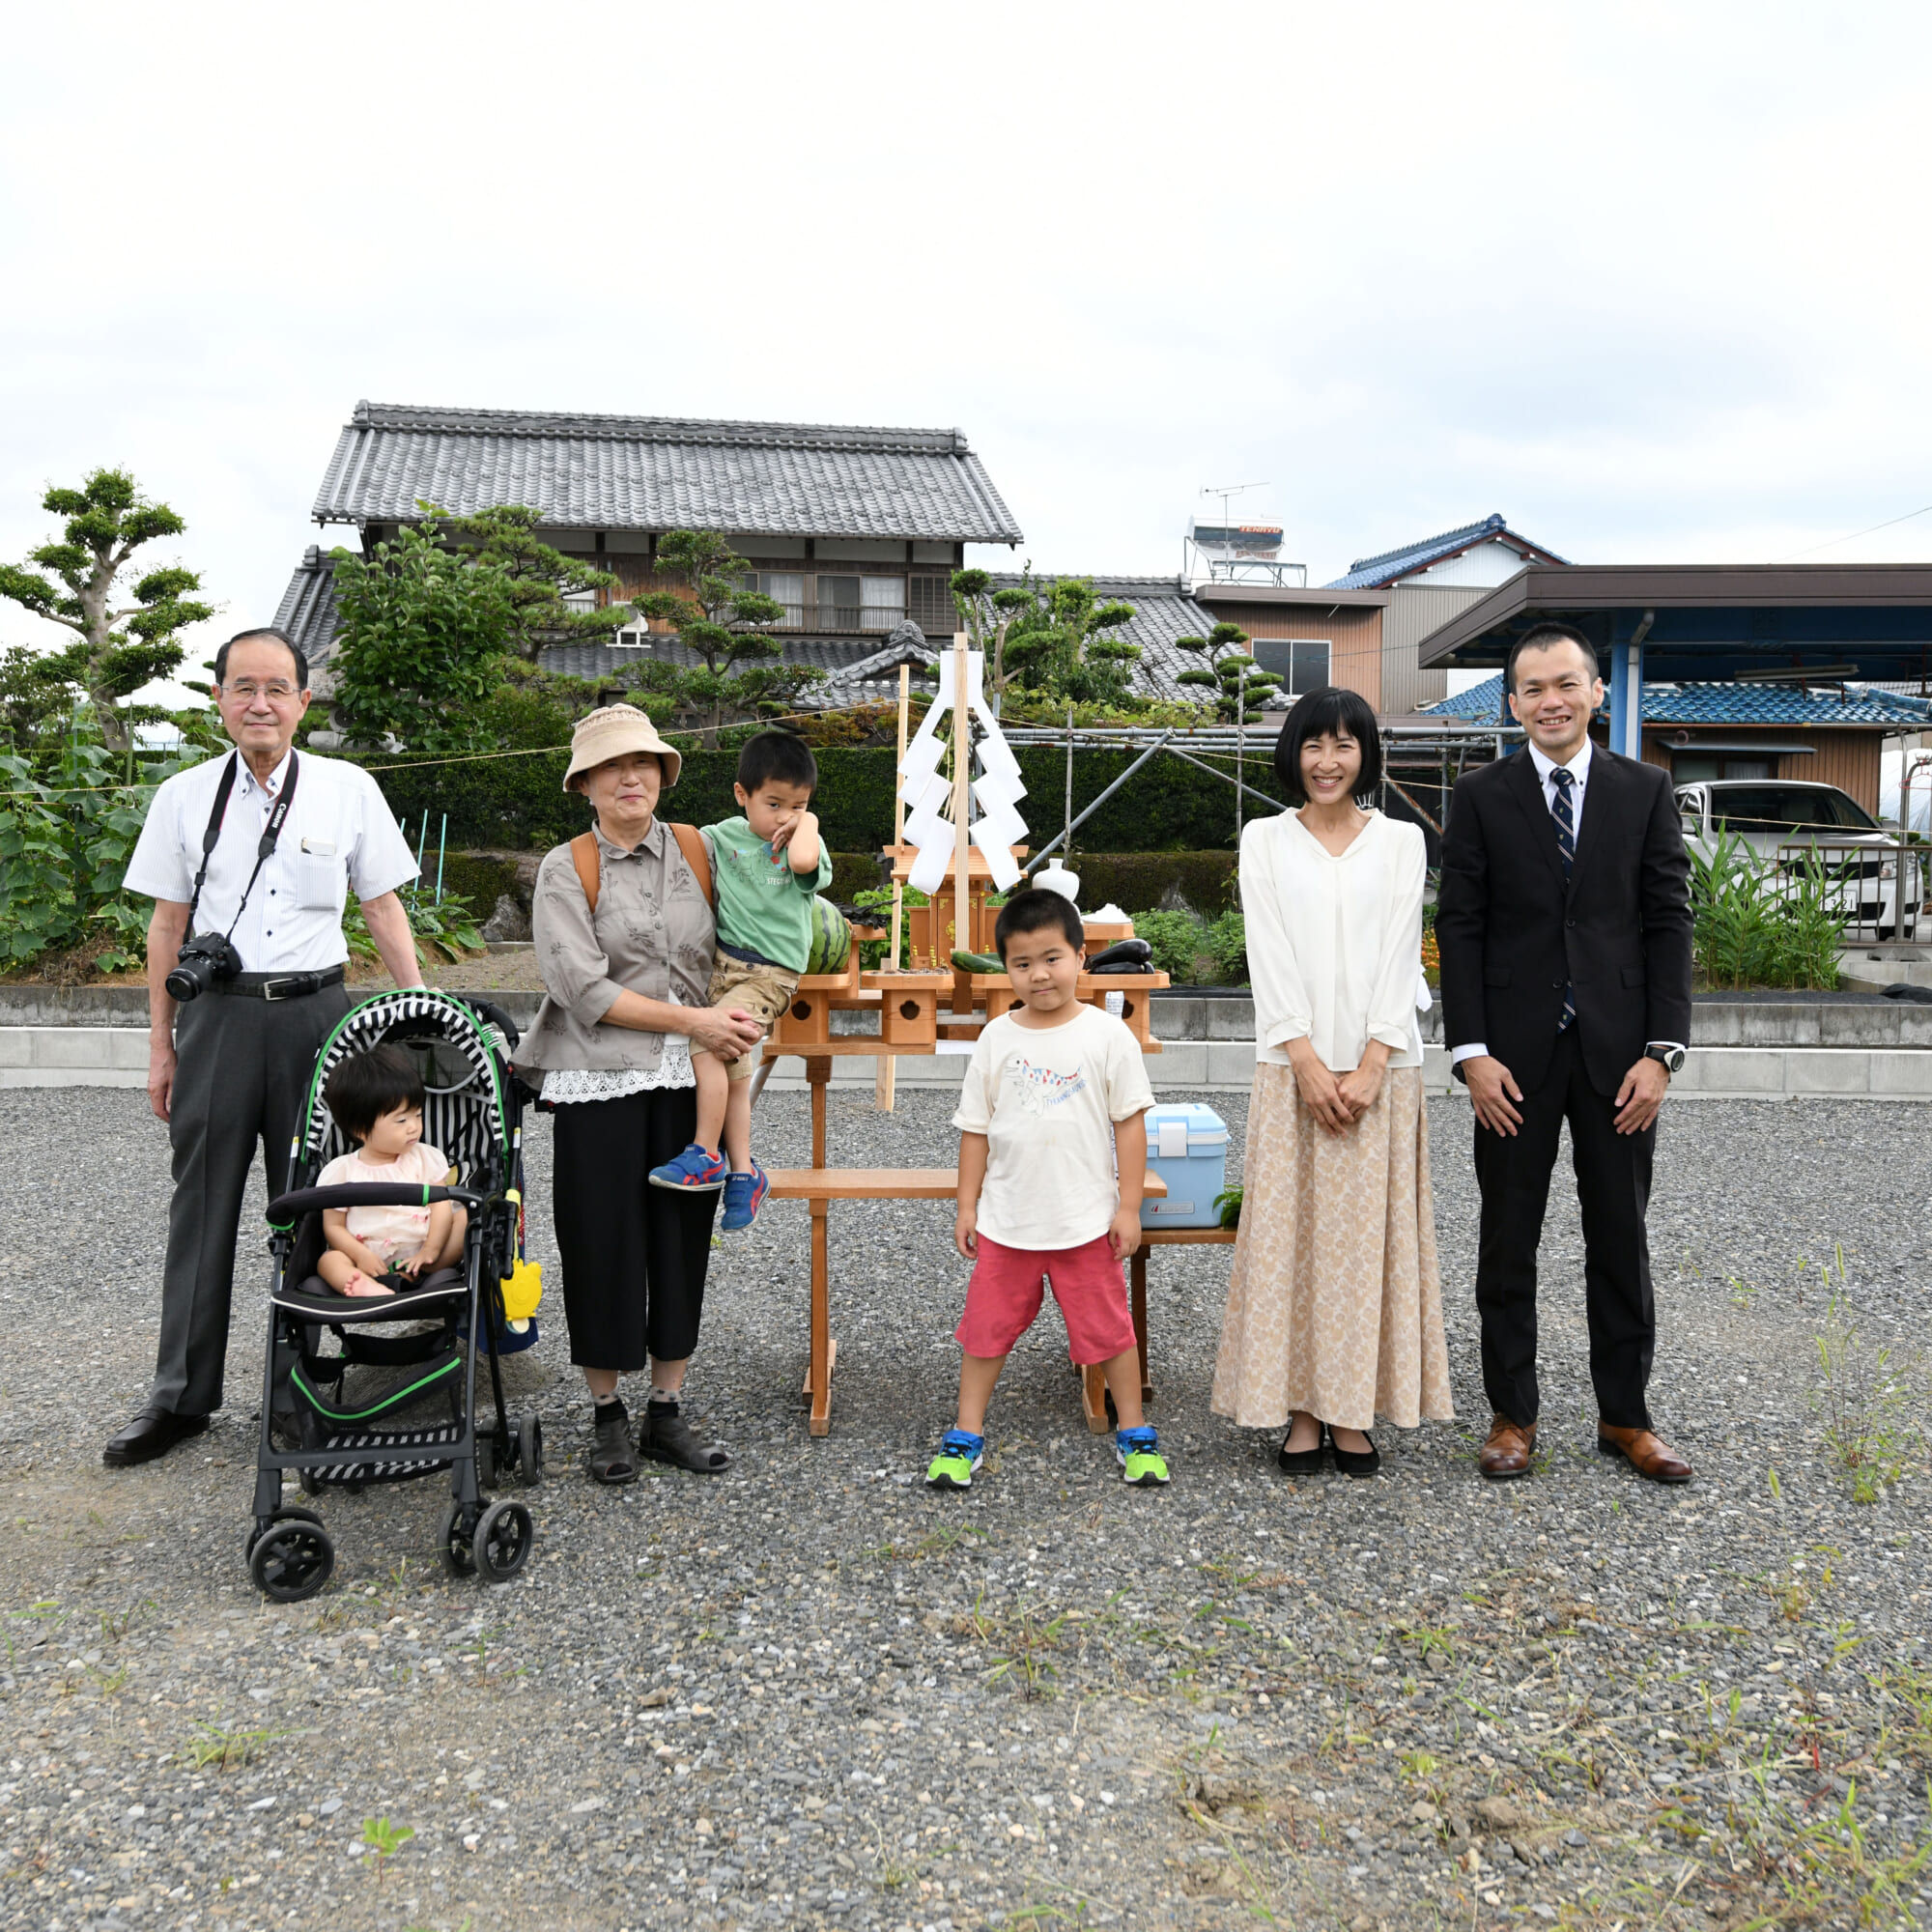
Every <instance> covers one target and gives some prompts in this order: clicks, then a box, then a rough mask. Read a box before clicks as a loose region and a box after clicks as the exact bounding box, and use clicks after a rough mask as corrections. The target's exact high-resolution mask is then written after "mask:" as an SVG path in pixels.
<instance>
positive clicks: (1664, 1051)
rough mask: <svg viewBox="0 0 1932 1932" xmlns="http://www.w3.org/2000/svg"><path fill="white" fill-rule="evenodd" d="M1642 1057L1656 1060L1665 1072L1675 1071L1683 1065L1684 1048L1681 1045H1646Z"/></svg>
mask: <svg viewBox="0 0 1932 1932" xmlns="http://www.w3.org/2000/svg"><path fill="white" fill-rule="evenodd" d="M1643 1057H1644V1058H1645V1059H1646V1060H1654V1061H1656V1062H1657V1064H1658V1065H1660V1066H1661V1067H1662V1068H1663V1070H1664V1072H1666V1073H1675V1072H1677V1071H1678V1069H1679V1068H1680V1067H1682V1066H1683V1065H1684V1049H1683V1048H1682V1047H1681V1046H1647V1047H1645V1048H1644V1050H1643Z"/></svg>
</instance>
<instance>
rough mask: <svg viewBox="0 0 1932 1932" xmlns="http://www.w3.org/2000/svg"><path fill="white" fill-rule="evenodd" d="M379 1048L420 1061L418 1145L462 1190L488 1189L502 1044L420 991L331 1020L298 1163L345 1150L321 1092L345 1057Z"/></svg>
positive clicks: (497, 1150)
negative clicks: (436, 1152)
mask: <svg viewBox="0 0 1932 1932" xmlns="http://www.w3.org/2000/svg"><path fill="white" fill-rule="evenodd" d="M385 1044H389V1045H398V1046H403V1047H406V1048H408V1049H410V1050H411V1051H412V1052H413V1053H414V1054H415V1055H416V1057H417V1058H418V1059H419V1060H420V1061H421V1062H422V1065H423V1089H424V1094H423V1139H424V1140H425V1141H427V1142H428V1143H429V1144H430V1146H432V1147H435V1148H440V1149H441V1151H443V1152H444V1153H446V1154H447V1155H448V1156H449V1157H450V1159H451V1160H452V1161H453V1162H454V1163H455V1164H456V1167H457V1169H458V1171H459V1173H460V1174H461V1176H462V1178H463V1180H464V1181H465V1183H466V1184H473V1183H476V1182H478V1181H479V1180H480V1181H481V1182H482V1184H485V1185H492V1184H494V1181H493V1180H492V1179H490V1177H492V1176H493V1175H494V1173H495V1171H496V1168H497V1164H498V1163H500V1161H501V1160H502V1158H503V1155H504V1152H505V1150H506V1148H507V1145H508V1137H509V1136H508V1124H507V1122H508V1116H507V1111H506V1109H505V1106H504V1095H503V1082H504V1080H505V1079H506V1078H508V1070H507V1063H508V1053H509V1043H508V1041H507V1040H506V1039H505V1038H504V1037H503V1036H502V1035H501V1034H500V1033H498V1032H497V1029H496V1028H495V1027H493V1026H491V1025H490V1024H489V1023H488V1022H487V1021H485V1020H483V1019H481V1018H480V1017H479V1016H478V1015H477V1014H475V1013H474V1012H472V1011H471V1010H470V1009H469V1008H468V1007H466V1006H464V1005H463V1004H462V1003H461V1002H460V1001H458V1000H453V999H451V998H450V997H449V996H448V995H447V994H445V993H437V992H432V991H430V990H428V989H427V988H425V987H420V986H417V987H411V988H409V989H407V990H405V991H401V992H394V993H379V994H377V995H376V997H375V998H374V999H370V1000H364V1001H363V1002H362V1004H361V1005H360V1006H358V1007H353V1008H352V1009H350V1010H349V1011H348V1012H347V1013H345V1014H344V1015H343V1016H342V1018H341V1020H340V1021H338V1022H337V1024H336V1028H335V1031H334V1032H333V1033H332V1034H331V1035H330V1036H329V1037H328V1039H327V1043H326V1044H325V1045H324V1047H323V1049H322V1052H321V1054H320V1055H319V1056H318V1057H317V1060H316V1065H315V1076H314V1079H313V1080H312V1081H311V1083H310V1086H309V1093H308V1103H307V1107H306V1109H305V1112H304V1116H303V1121H302V1130H301V1131H302V1138H301V1144H300V1158H301V1159H302V1160H303V1161H304V1162H309V1163H314V1164H316V1165H318V1166H319V1165H320V1164H321V1163H323V1162H325V1161H328V1160H332V1159H334V1158H335V1156H336V1155H337V1154H342V1153H348V1152H350V1151H353V1149H354V1146H355V1143H354V1142H353V1141H351V1140H350V1139H349V1137H348V1136H347V1135H346V1134H344V1133H343V1132H342V1130H341V1129H340V1128H339V1127H338V1126H337V1125H336V1124H335V1117H334V1116H333V1115H332V1114H331V1113H330V1112H329V1111H328V1107H327V1103H326V1102H325V1101H324V1099H323V1097H322V1096H323V1091H324V1089H325V1088H326V1087H327V1084H328V1076H329V1075H330V1074H331V1073H333V1072H334V1071H335V1069H336V1068H337V1067H338V1066H340V1065H342V1063H343V1062H344V1061H345V1060H347V1059H349V1058H350V1057H351V1056H352V1055H353V1054H357V1053H368V1052H370V1051H371V1050H372V1049H373V1048H375V1047H378V1046H383V1045H385Z"/></svg>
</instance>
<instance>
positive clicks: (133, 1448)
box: [100, 1403, 208, 1469]
mask: <svg viewBox="0 0 1932 1932" xmlns="http://www.w3.org/2000/svg"><path fill="white" fill-rule="evenodd" d="M207 1427H208V1417H207V1416H205V1415H176V1414H174V1413H173V1412H172V1411H171V1410H169V1409H165V1408H157V1407H156V1406H154V1405H153V1404H152V1403H151V1404H150V1405H149V1406H147V1407H146V1408H144V1409H143V1410H142V1411H141V1412H140V1414H138V1415H136V1416H134V1417H133V1418H132V1419H131V1420H130V1421H129V1422H128V1426H127V1427H126V1428H125V1429H124V1430H122V1432H121V1433H120V1435H116V1436H115V1437H113V1438H112V1440H110V1441H109V1443H108V1444H107V1446H106V1448H104V1449H103V1450H102V1451H101V1452H100V1460H101V1461H102V1462H103V1463H106V1464H107V1466H108V1467H109V1468H110V1469H127V1468H131V1467H132V1466H133V1465H134V1464H135V1463H152V1462H153V1461H154V1460H155V1459H156V1457H157V1456H165V1455H166V1454H167V1453H168V1451H169V1450H170V1449H172V1448H173V1447H174V1446H175V1444H176V1443H177V1442H180V1441H183V1440H184V1439H185V1438H186V1437H187V1436H190V1435H200V1434H201V1432H202V1431H203V1430H204V1429H206V1428H207Z"/></svg>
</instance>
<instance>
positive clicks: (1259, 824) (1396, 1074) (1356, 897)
mask: <svg viewBox="0 0 1932 1932" xmlns="http://www.w3.org/2000/svg"><path fill="white" fill-rule="evenodd" d="M1274 762H1275V769H1276V771H1277V772H1278V773H1279V774H1280V777H1281V781H1282V786H1283V789H1284V790H1285V791H1286V792H1287V794H1288V796H1289V797H1290V798H1291V799H1292V800H1294V801H1295V802H1296V803H1297V804H1298V806H1299V810H1288V811H1284V812H1282V813H1281V814H1280V815H1279V816H1278V817H1275V818H1264V819H1257V820H1256V821H1254V822H1253V823H1252V824H1250V825H1249V826H1248V828H1247V830H1246V831H1245V832H1244V833H1243V834H1242V836H1241V858H1240V881H1241V905H1242V909H1243V911H1244V913H1245V915H1246V921H1247V940H1248V972H1249V977H1250V979H1251V980H1253V982H1254V992H1255V1059H1256V1062H1257V1065H1256V1067H1255V1084H1254V1093H1253V1098H1252V1101H1251V1103H1250V1106H1249V1110H1248V1132H1247V1156H1246V1163H1245V1171H1244V1175H1243V1189H1244V1191H1243V1197H1242V1205H1241V1223H1240V1233H1239V1236H1237V1238H1236V1244H1235V1264H1234V1270H1233V1274H1232V1278H1231V1280H1230V1282H1229V1285H1228V1308H1227V1314H1226V1316H1225V1318H1224V1319H1223V1321H1222V1327H1221V1347H1220V1353H1219V1358H1218V1359H1217V1361H1216V1363H1215V1368H1214V1393H1213V1406H1214V1408H1215V1410H1216V1412H1217V1413H1219V1414H1222V1415H1227V1416H1232V1417H1233V1418H1234V1420H1235V1421H1236V1423H1239V1424H1240V1425H1242V1426H1243V1427H1245V1428H1251V1429H1270V1430H1273V1429H1279V1428H1281V1427H1282V1426H1283V1425H1284V1424H1288V1425H1289V1432H1288V1435H1286V1437H1285V1438H1284V1439H1283V1441H1282V1445H1281V1449H1280V1453H1279V1457H1278V1461H1279V1462H1280V1463H1281V1466H1282V1467H1283V1468H1284V1469H1285V1470H1287V1471H1289V1472H1290V1473H1291V1474H1299V1473H1303V1472H1307V1471H1312V1470H1315V1469H1317V1468H1319V1467H1320V1466H1321V1462H1322V1459H1323V1454H1324V1450H1332V1452H1333V1454H1334V1458H1335V1463H1336V1466H1337V1467H1338V1468H1340V1469H1342V1470H1344V1471H1346V1472H1347V1473H1348V1474H1349V1475H1351V1476H1369V1475H1373V1474H1374V1473H1375V1472H1376V1470H1377V1469H1378V1467H1379V1466H1380V1463H1381V1458H1380V1454H1379V1452H1378V1450H1377V1448H1376V1445H1375V1442H1374V1440H1373V1438H1372V1437H1371V1436H1370V1435H1369V1431H1370V1429H1371V1428H1372V1427H1373V1426H1374V1424H1375V1419H1376V1417H1377V1416H1378V1415H1384V1416H1386V1417H1387V1418H1388V1419H1389V1420H1390V1421H1391V1422H1393V1423H1394V1424H1396V1426H1397V1427H1399V1428H1403V1429H1413V1428H1416V1427H1417V1426H1418V1425H1419V1424H1420V1422H1421V1420H1422V1418H1423V1417H1424V1416H1428V1417H1429V1418H1430V1419H1431V1420H1432V1421H1446V1420H1448V1419H1449V1417H1450V1416H1451V1415H1452V1414H1453V1413H1454V1409H1453V1407H1452V1406H1451V1403H1450V1399H1449V1357H1448V1348H1447V1345H1446V1343H1445V1341H1444V1338H1443V1333H1442V1292H1441V1283H1440V1280H1439V1278H1438V1275H1437V1272H1436V1264H1435V1217H1434V1209H1433V1207H1432V1205H1431V1200H1430V1191H1429V1116H1428V1112H1427V1109H1426V1107H1425V1106H1424V1103H1423V1094H1422V1038H1421V1033H1420V1030H1419V1028H1418V1027H1417V1024H1416V1005H1415V1000H1416V989H1417V982H1418V980H1419V979H1420V977H1421V971H1422V893H1423V877H1424V871H1425V866H1426V854H1425V848H1424V845H1423V839H1422V831H1421V828H1420V827H1419V826H1415V825H1402V824H1398V823H1396V822H1395V821H1394V820H1392V819H1389V818H1385V817H1383V816H1382V814H1381V813H1380V812H1378V811H1374V810H1364V809H1363V808H1362V807H1361V806H1360V805H1358V804H1357V803H1356V801H1357V800H1358V799H1360V798H1363V797H1367V796H1372V795H1373V794H1374V793H1375V792H1376V791H1377V790H1378V788H1379V786H1380V783H1381V741H1380V737H1379V734H1378V731H1377V729H1376V719H1375V713H1374V712H1373V711H1372V710H1370V708H1369V706H1368V703H1367V701H1366V700H1365V699H1363V698H1362V697H1360V696H1357V695H1356V694H1355V693H1354V692H1351V691H1339V690H1335V689H1332V688H1330V689H1325V690H1321V691H1315V692H1310V693H1309V695H1308V696H1305V697H1304V698H1302V699H1301V701H1300V702H1299V703H1298V704H1296V705H1295V707H1294V709H1293V711H1291V712H1290V713H1289V716H1288V722H1287V724H1286V725H1283V727H1282V733H1281V739H1280V742H1279V743H1278V744H1277V745H1276V747H1275V753H1274Z"/></svg>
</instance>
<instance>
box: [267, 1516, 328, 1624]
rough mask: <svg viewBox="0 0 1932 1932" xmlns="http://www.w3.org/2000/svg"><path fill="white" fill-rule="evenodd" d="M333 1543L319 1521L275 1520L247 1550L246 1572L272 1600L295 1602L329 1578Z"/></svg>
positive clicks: (314, 1590) (310, 1594)
mask: <svg viewBox="0 0 1932 1932" xmlns="http://www.w3.org/2000/svg"><path fill="white" fill-rule="evenodd" d="M334 1568H335V1545H334V1544H333V1543H331V1542H330V1541H329V1540H328V1532H327V1530H326V1529H324V1528H323V1526H322V1525H321V1523H319V1522H309V1521H304V1520H302V1519H301V1518H299V1517H297V1518H294V1519H291V1520H287V1521H283V1522H278V1523H276V1524H275V1526H274V1527H273V1528H272V1529H270V1531H269V1533H268V1534H267V1535H266V1536H264V1537H263V1538H262V1539H261V1541H260V1542H258V1543H257V1544H256V1545H255V1548H253V1549H252V1550H251V1551H250V1552H249V1556H248V1574H249V1576H250V1577H253V1578H254V1579H255V1587H256V1588H257V1589H258V1590H260V1591H261V1592H262V1594H263V1595H264V1596H265V1597H267V1598H269V1600H270V1602H271V1603H277V1604H298V1603H300V1602H301V1601H302V1599H303V1598H305V1597H312V1596H314V1595H315V1593H316V1592H317V1591H318V1590H320V1589H321V1588H322V1586H323V1585H324V1584H325V1583H327V1581H328V1578H329V1575H330V1573H331V1572H332V1571H333V1570H334Z"/></svg>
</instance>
